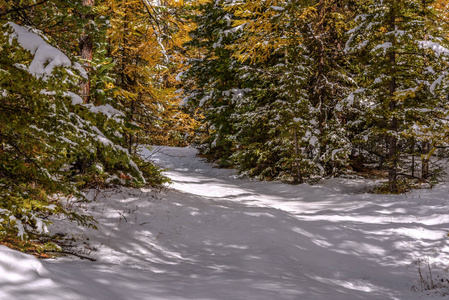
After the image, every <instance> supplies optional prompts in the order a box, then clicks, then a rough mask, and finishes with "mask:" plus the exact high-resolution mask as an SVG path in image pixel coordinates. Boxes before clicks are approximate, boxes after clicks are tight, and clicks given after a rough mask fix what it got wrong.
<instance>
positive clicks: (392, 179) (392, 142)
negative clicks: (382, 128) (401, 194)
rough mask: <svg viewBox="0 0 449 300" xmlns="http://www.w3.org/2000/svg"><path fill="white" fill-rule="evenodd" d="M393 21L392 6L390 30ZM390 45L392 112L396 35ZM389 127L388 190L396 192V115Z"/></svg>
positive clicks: (391, 106) (393, 104) (392, 28)
mask: <svg viewBox="0 0 449 300" xmlns="http://www.w3.org/2000/svg"><path fill="white" fill-rule="evenodd" d="M395 21H396V15H395V11H394V9H393V8H392V10H391V12H390V21H389V29H390V31H393V30H394V29H395ZM391 43H392V47H391V51H390V53H389V60H390V67H391V73H392V77H391V80H390V85H389V101H390V103H389V104H390V105H389V108H390V112H393V113H394V111H395V110H396V100H395V99H394V93H395V92H396V88H397V86H396V77H395V76H394V72H395V66H396V52H395V50H394V47H395V44H396V37H395V36H394V35H392V39H391ZM389 129H390V135H389V137H388V163H389V165H388V168H389V169H388V190H389V192H390V193H397V192H398V178H397V177H398V176H397V173H398V172H397V168H398V154H399V151H398V144H397V143H398V140H397V137H396V135H395V133H396V132H397V130H398V121H397V119H396V116H395V115H394V114H393V117H392V118H391V120H390V124H389Z"/></svg>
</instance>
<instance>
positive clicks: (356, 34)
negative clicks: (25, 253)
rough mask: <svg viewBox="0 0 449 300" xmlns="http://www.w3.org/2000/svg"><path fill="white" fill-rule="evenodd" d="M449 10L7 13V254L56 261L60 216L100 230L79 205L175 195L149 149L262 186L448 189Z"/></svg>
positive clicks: (1, 78)
mask: <svg viewBox="0 0 449 300" xmlns="http://www.w3.org/2000/svg"><path fill="white" fill-rule="evenodd" d="M447 2H448V1H446V0H434V1H433V0H395V1H392V0H384V1H381V0H370V1H360V0H292V1H284V0H273V1H269V0H268V1H265V0H264V1H262V0H253V1H246V0H236V1H233V0H229V1H228V0H213V1H207V0H206V1H205V0H198V1H195V0H193V1H177V0H166V1H148V0H124V1H119V0H82V1H64V0H20V1H17V0H5V1H2V2H1V3H0V31H1V33H0V116H1V122H0V231H1V232H2V239H3V240H4V241H7V242H8V243H12V244H20V245H22V246H23V245H25V244H26V243H28V242H29V241H31V242H33V243H34V246H33V247H38V248H39V247H40V248H39V249H45V248H48V247H49V248H54V247H57V246H56V244H55V239H54V238H53V237H51V236H48V235H47V233H46V232H47V222H48V221H49V216H50V215H53V216H54V215H61V216H63V217H67V218H70V219H72V220H74V221H77V222H79V223H80V224H81V225H87V226H95V221H94V220H93V219H92V218H90V217H88V216H84V215H80V214H78V213H77V212H75V211H74V210H72V209H71V208H70V206H68V205H67V203H68V201H67V199H71V198H74V199H77V201H85V200H86V199H85V195H84V193H83V191H85V190H87V189H90V188H105V187H108V186H111V185H124V186H130V187H144V186H160V185H161V184H162V183H164V182H165V181H166V180H167V179H166V178H165V177H164V176H163V175H162V173H161V172H162V171H161V170H160V169H159V168H158V167H156V166H154V165H152V164H151V163H149V162H146V161H144V160H143V159H142V158H141V157H140V156H139V145H142V144H148V145H173V146H186V145H193V146H195V147H197V148H198V149H200V151H201V153H202V154H203V155H204V156H205V157H207V158H208V159H210V160H213V161H215V162H217V164H218V165H219V166H220V167H226V168H227V167H233V168H235V169H237V170H238V171H239V172H240V173H241V174H242V176H251V177H257V178H259V179H262V180H281V181H284V182H289V183H295V184H298V183H304V182H309V183H310V182H315V181H317V180H319V179H321V178H328V177H333V176H343V175H344V176H348V175H353V174H363V175H365V176H378V177H381V178H385V179H386V181H385V185H384V186H381V187H379V188H378V191H379V192H388V193H401V192H404V191H406V190H408V189H410V188H413V187H416V186H418V185H422V184H423V183H426V184H428V185H431V184H433V183H435V182H437V181H438V180H439V178H440V177H439V176H440V175H441V172H442V170H443V168H444V167H445V166H444V164H443V163H441V161H444V159H445V158H447V156H448V155H449V152H448V148H447V147H448V146H449V137H448V136H449V126H448V120H449V119H448V118H449V116H448V108H449V107H448V105H449V91H448V76H449V74H448V71H447V67H448V60H447V57H448V56H449V40H448V36H447V32H449V26H448V25H449V24H448V21H449V20H448V18H449V14H448V5H449V4H448V3H447ZM25 241H28V242H25Z"/></svg>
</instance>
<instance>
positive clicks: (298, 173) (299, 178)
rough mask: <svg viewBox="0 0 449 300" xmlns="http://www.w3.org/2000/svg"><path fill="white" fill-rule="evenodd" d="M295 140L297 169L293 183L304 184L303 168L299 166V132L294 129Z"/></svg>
mask: <svg viewBox="0 0 449 300" xmlns="http://www.w3.org/2000/svg"><path fill="white" fill-rule="evenodd" d="M294 138H295V167H296V176H295V177H294V180H293V183H294V184H298V183H303V182H304V180H303V178H302V173H301V166H300V164H299V158H298V155H299V146H298V132H297V130H296V129H294Z"/></svg>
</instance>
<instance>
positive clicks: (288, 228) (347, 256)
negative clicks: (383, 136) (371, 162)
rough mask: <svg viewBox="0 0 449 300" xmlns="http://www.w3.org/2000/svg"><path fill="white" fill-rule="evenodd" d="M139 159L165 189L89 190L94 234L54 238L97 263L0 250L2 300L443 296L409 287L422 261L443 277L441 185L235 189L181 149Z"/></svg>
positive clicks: (352, 182) (446, 217)
mask: <svg viewBox="0 0 449 300" xmlns="http://www.w3.org/2000/svg"><path fill="white" fill-rule="evenodd" d="M142 155H143V156H145V157H147V158H148V159H150V160H152V161H154V162H156V163H157V164H159V165H161V166H163V167H165V168H168V170H167V171H166V174H167V175H168V176H169V177H170V178H171V179H172V184H171V185H170V187H169V189H167V190H166V191H163V192H156V191H152V190H132V189H111V190H107V191H103V192H101V193H99V194H98V193H94V192H92V193H91V194H90V197H92V198H95V199H96V200H95V201H94V202H92V203H90V204H88V205H84V206H80V207H79V209H80V210H84V211H86V212H88V213H91V214H92V215H93V216H94V217H95V218H96V219H97V220H98V221H99V225H98V227H99V230H98V231H94V230H91V229H79V228H77V227H76V226H74V225H73V224H70V223H67V222H64V221H62V222H59V223H58V225H57V226H54V227H53V228H52V230H53V232H63V231H67V230H70V232H72V234H73V235H74V236H83V237H84V238H86V242H87V243H88V244H86V245H79V246H78V247H79V250H80V251H84V253H86V255H87V254H88V255H90V256H91V257H93V258H95V259H97V261H96V262H90V261H80V260H79V259H76V258H70V257H67V258H62V259H56V260H46V261H37V260H35V259H34V258H32V257H30V256H28V255H24V254H21V253H18V252H15V251H12V250H9V249H7V248H6V247H3V246H2V247H0V299H31V298H33V299H35V298H37V299H167V300H171V299H192V300H193V299H195V300H201V299H220V300H221V299H223V300H228V299H245V300H247V299H250V300H251V299H254V300H265V299H266V300H272V299H313V300H314V299H317V300H320V299H323V300H325V299H326V300H327V299H345V300H346V299H401V300H402V299H426V298H429V297H431V298H432V299H435V298H439V297H441V296H440V295H441V293H442V292H444V291H445V290H439V293H437V294H435V291H420V292H413V291H412V289H413V287H416V288H419V287H420V283H419V275H418V265H419V264H420V263H421V265H422V267H423V275H424V276H426V273H425V270H427V263H428V262H429V263H430V264H431V266H432V272H433V276H434V277H435V278H436V277H437V276H442V278H443V277H448V274H447V273H446V271H445V270H444V269H445V268H447V267H448V266H449V264H448V263H449V256H448V250H449V243H448V238H447V236H446V235H447V232H448V231H449V214H448V211H449V205H448V204H449V194H448V191H449V186H448V185H439V186H437V187H435V188H434V189H432V190H417V191H413V192H411V193H408V194H405V195H399V196H391V195H373V194H367V193H365V192H364V191H365V190H366V187H367V186H368V185H369V184H371V182H369V181H367V180H361V179H332V180H327V181H324V182H323V183H320V184H317V185H314V186H310V185H307V184H303V185H299V186H292V185H286V184H282V183H272V182H258V181H251V180H247V179H238V178H236V176H235V175H234V173H233V171H232V170H223V169H216V168H213V167H212V166H211V165H209V164H206V163H204V162H203V161H201V159H200V158H198V157H196V150H194V149H192V148H188V147H187V148H170V147H158V148H155V149H154V150H153V151H149V150H147V149H144V150H142ZM87 238H88V240H87ZM92 250H94V251H92ZM16 265H17V266H20V267H17V268H16V267H15V266H16ZM424 267H425V268H424Z"/></svg>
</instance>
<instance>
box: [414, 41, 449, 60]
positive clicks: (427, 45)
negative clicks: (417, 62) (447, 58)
mask: <svg viewBox="0 0 449 300" xmlns="http://www.w3.org/2000/svg"><path fill="white" fill-rule="evenodd" d="M418 46H419V47H420V48H422V49H431V50H432V51H433V52H434V53H435V55H436V56H437V57H440V56H441V55H449V49H447V48H445V47H443V46H441V45H440V44H438V43H435V42H432V41H418Z"/></svg>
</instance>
